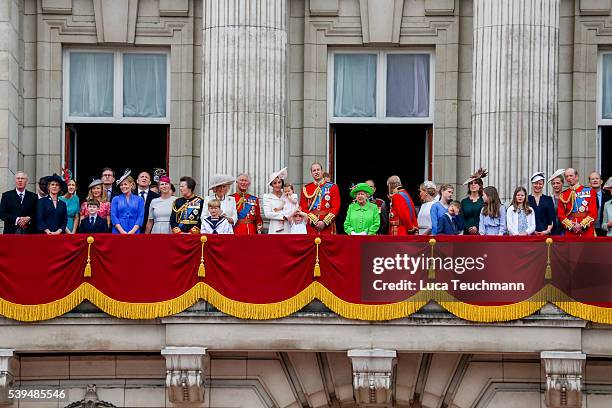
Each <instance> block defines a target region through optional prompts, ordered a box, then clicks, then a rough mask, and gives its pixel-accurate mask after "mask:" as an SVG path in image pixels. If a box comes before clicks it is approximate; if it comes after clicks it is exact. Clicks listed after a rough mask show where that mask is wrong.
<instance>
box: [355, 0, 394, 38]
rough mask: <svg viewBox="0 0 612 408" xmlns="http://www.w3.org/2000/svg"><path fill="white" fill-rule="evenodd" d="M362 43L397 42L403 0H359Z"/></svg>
mask: <svg viewBox="0 0 612 408" xmlns="http://www.w3.org/2000/svg"><path fill="white" fill-rule="evenodd" d="M359 10H360V13H361V29H362V33H363V43H364V44H399V40H400V27H401V24H402V13H403V11H404V0H359Z"/></svg>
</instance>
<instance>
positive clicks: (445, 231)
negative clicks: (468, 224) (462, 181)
mask: <svg viewBox="0 0 612 408" xmlns="http://www.w3.org/2000/svg"><path fill="white" fill-rule="evenodd" d="M459 211H461V203H460V202H459V201H453V202H451V203H450V204H449V206H448V212H447V213H446V214H444V215H442V216H441V217H440V218H438V229H437V231H438V232H437V235H459V234H461V233H463V229H464V224H463V219H462V218H461V216H460V215H459Z"/></svg>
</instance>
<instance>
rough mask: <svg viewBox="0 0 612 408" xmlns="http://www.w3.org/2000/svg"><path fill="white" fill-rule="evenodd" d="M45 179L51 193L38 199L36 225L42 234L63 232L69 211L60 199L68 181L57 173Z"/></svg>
mask: <svg viewBox="0 0 612 408" xmlns="http://www.w3.org/2000/svg"><path fill="white" fill-rule="evenodd" d="M45 179H46V181H47V188H48V189H49V195H48V196H46V197H43V198H41V199H40V200H38V208H37V209H36V226H37V227H38V231H39V232H40V233H41V234H47V235H59V234H63V233H64V232H65V230H66V224H67V223H68V211H67V209H66V204H65V203H64V202H63V201H61V200H60V199H59V194H60V190H61V188H62V187H63V186H64V187H65V186H66V183H65V182H64V180H62V178H61V177H60V176H58V175H57V174H54V175H52V176H47V177H45Z"/></svg>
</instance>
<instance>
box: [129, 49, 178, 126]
mask: <svg viewBox="0 0 612 408" xmlns="http://www.w3.org/2000/svg"><path fill="white" fill-rule="evenodd" d="M166 59H167V58H166V54H124V55H123V116H125V117H147V118H160V117H162V118H163V117H165V116H166Z"/></svg>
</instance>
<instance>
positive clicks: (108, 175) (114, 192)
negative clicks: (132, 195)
mask: <svg viewBox="0 0 612 408" xmlns="http://www.w3.org/2000/svg"><path fill="white" fill-rule="evenodd" d="M100 180H102V188H103V190H104V191H105V192H106V199H107V200H108V202H109V203H110V202H111V201H113V198H115V196H118V195H121V191H119V190H118V189H116V188H115V170H113V169H111V168H110V167H105V168H103V169H102V175H101V176H100Z"/></svg>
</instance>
